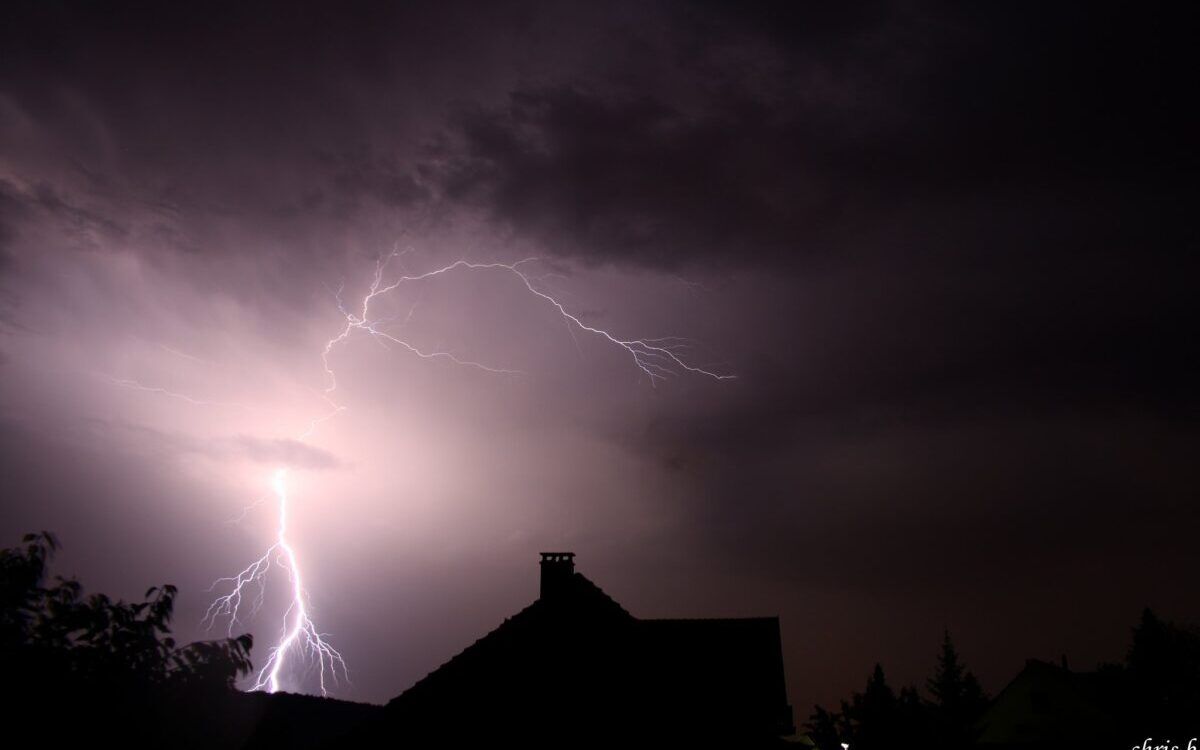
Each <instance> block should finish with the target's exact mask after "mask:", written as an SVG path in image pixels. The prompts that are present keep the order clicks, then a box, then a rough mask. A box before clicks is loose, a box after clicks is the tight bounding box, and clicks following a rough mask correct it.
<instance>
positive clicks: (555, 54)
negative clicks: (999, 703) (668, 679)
mask: <svg viewBox="0 0 1200 750" xmlns="http://www.w3.org/2000/svg"><path fill="white" fill-rule="evenodd" d="M393 5H394V7H390V8H385V7H383V4H378V5H377V4H373V3H367V4H360V3H353V2H338V3H326V4H314V3H297V2H292V3H286V4H283V3H281V4H278V5H275V6H271V5H265V4H261V3H224V2H202V3H189V4H187V5H186V6H185V5H184V4H180V3H145V4H141V3H124V4H120V5H116V4H107V3H93V2H79V3H73V2H46V1H39V2H21V1H18V2H11V1H10V2H6V3H4V4H3V7H2V9H0V471H2V474H0V477H2V479H3V502H2V504H0V537H2V539H0V544H2V545H3V546H8V545H11V544H14V543H15V542H16V541H17V540H18V537H19V535H20V534H21V533H23V532H25V531H30V530H36V529H42V528H46V529H51V530H53V531H55V532H57V534H58V535H59V537H60V538H61V541H62V542H63V545H64V550H63V552H62V554H61V555H60V557H59V559H58V561H57V564H58V570H59V572H62V573H65V574H72V573H73V574H78V575H79V577H80V578H81V580H82V581H83V582H84V584H85V585H86V586H87V587H88V588H89V590H99V591H104V592H107V593H110V594H113V595H121V596H125V597H127V598H128V597H134V598H136V597H139V596H140V595H141V594H142V593H143V592H144V590H145V589H146V588H147V587H148V586H150V585H153V584H158V583H163V582H169V583H175V584H177V585H178V586H179V587H180V589H181V594H180V601H179V607H178V610H177V613H176V620H175V622H176V625H177V634H178V636H179V637H180V639H181V640H191V639H195V638H200V637H215V636H217V635H221V634H223V633H224V631H223V630H222V629H221V628H220V627H218V628H217V629H216V630H214V631H213V632H212V633H210V634H206V631H205V630H204V629H203V628H201V627H200V620H201V618H202V616H203V614H204V611H205V608H206V607H207V605H208V603H209V601H210V599H211V598H212V596H213V595H214V593H218V592H219V589H214V592H213V593H210V592H208V588H209V586H210V585H211V584H212V582H213V581H214V579H217V578H219V577H221V576H227V575H232V574H234V573H236V572H237V571H238V570H240V569H241V568H242V567H243V566H244V565H246V564H247V563H249V562H251V561H252V560H253V559H255V558H256V557H257V556H258V555H260V554H262V551H263V550H264V548H265V547H266V546H267V545H269V544H270V543H271V541H272V538H273V534H274V533H275V525H276V518H275V516H274V513H273V506H272V504H271V497H270V486H269V481H270V477H271V475H272V472H274V471H275V469H276V467H279V466H287V467H289V475H288V476H289V489H290V493H291V502H292V505H291V508H292V510H291V518H290V528H289V534H290V538H291V539H292V540H293V541H294V544H295V547H296V550H297V552H298V554H299V556H300V558H301V560H302V565H303V569H304V583H305V585H306V587H307V589H308V591H309V594H310V603H311V607H312V611H313V617H314V620H315V621H316V622H317V624H318V625H319V627H320V629H321V631H322V632H325V633H329V634H330V636H329V638H330V640H331V642H332V643H334V644H335V645H336V646H337V647H338V648H339V649H340V650H341V652H342V654H343V655H344V656H345V659H346V661H347V663H348V665H349V668H350V676H351V679H352V680H353V684H352V685H349V686H341V687H338V688H336V689H334V690H333V691H332V694H333V695H335V696H337V697H341V698H347V699H353V700H366V701H374V702H382V701H385V700H387V699H388V698H390V697H392V696H395V695H397V694H399V693H400V692H401V691H402V690H403V689H405V688H407V687H408V686H409V685H411V684H412V683H413V682H414V681H415V680H417V679H418V678H420V677H422V676H423V675H424V674H426V673H427V672H428V671H429V670H431V669H433V668H435V667H436V666H438V665H439V664H441V663H442V662H444V661H445V660H446V659H448V658H449V657H450V656H452V655H453V654H455V653H457V652H458V651H459V650H461V649H462V648H463V647H465V646H467V645H468V644H470V643H471V642H473V641H474V640H475V639H476V638H478V637H480V636H481V635H483V634H484V633H486V632H487V631H488V630H490V629H492V628H493V627H495V626H496V625H498V624H499V623H500V622H501V621H502V620H503V618H504V617H506V616H509V615H511V614H513V613H515V612H516V611H518V610H519V609H520V608H522V607H523V606H525V605H526V604H528V603H529V602H530V601H532V599H533V598H534V597H536V594H537V585H538V582H537V565H536V562H537V554H536V553H537V552H539V551H541V550H558V549H562V550H571V551H574V552H576V553H577V554H578V558H577V560H578V565H579V570H580V571H581V572H583V573H584V574H585V575H587V576H588V577H589V578H591V579H592V580H593V581H595V582H596V583H598V584H599V585H600V586H602V587H603V588H604V589H605V590H606V591H607V592H608V593H610V594H611V595H612V596H613V597H614V598H615V599H616V600H617V601H619V602H620V603H622V604H623V605H624V606H625V607H626V608H627V609H629V610H630V611H631V612H632V613H633V614H635V615H637V616H641V617H704V616H709V617H718V616H749V615H770V614H778V615H780V617H781V622H782V633H783V645H784V652H785V660H786V666H787V679H788V688H789V692H790V696H791V699H792V702H793V704H794V706H795V708H796V714H797V717H798V718H799V719H803V718H804V717H806V716H807V715H808V712H809V710H810V708H811V705H812V703H813V702H815V701H821V702H830V701H835V700H836V699H837V698H839V697H842V696H845V695H846V694H847V693H848V692H849V691H850V690H851V689H854V688H861V685H862V684H863V683H864V682H865V679H866V677H867V675H868V673H869V671H870V669H871V667H872V665H873V664H874V663H875V662H876V661H882V662H883V665H884V667H885V669H887V671H888V674H889V677H890V678H891V679H892V681H893V683H894V684H907V683H909V682H918V681H923V680H924V678H925V677H926V676H927V675H928V674H929V673H930V672H931V671H932V668H933V664H934V659H935V656H936V652H937V648H938V645H939V642H940V638H941V635H942V629H943V628H949V630H950V632H951V633H952V634H953V636H954V638H955V640H956V642H957V644H958V646H959V649H960V652H961V654H962V656H963V657H964V659H965V660H966V661H967V663H968V664H969V665H970V666H971V667H972V668H974V669H975V671H976V672H977V673H978V674H979V676H980V679H981V681H982V682H983V684H984V687H985V688H986V689H988V690H990V691H992V692H994V691H996V690H998V689H999V688H1000V687H1002V686H1003V685H1004V683H1005V682H1006V681H1007V680H1008V679H1009V678H1010V677H1011V676H1013V675H1014V674H1015V673H1016V672H1017V671H1018V669H1019V668H1020V667H1021V665H1022V664H1023V662H1024V659H1025V658H1026V657H1040V658H1045V659H1052V660H1057V659H1058V658H1059V656H1060V655H1061V654H1066V655H1067V657H1068V658H1069V660H1070V661H1071V664H1072V665H1073V666H1078V667H1080V668H1090V667H1091V666H1093V665H1095V664H1096V662H1097V661H1099V660H1117V659H1119V658H1120V657H1121V656H1123V653H1124V648H1125V646H1126V644H1127V643H1128V635H1129V628H1130V627H1131V626H1132V625H1133V623H1134V622H1135V621H1136V619H1137V617H1138V614H1139V613H1140V611H1141V608H1142V607H1144V606H1147V605H1149V606H1151V607H1153V608H1155V610H1156V611H1158V612H1159V613H1160V614H1161V615H1163V616H1164V617H1166V618H1167V619H1176V620H1182V621H1191V622H1196V621H1200V599H1197V597H1196V593H1197V584H1196V580H1197V578H1196V576H1197V570H1198V567H1197V566H1198V565H1200V505H1198V504H1197V489H1196V488H1197V486H1198V479H1200V476H1198V475H1200V469H1198V468H1197V467H1200V459H1198V456H1200V452H1198V448H1200V439H1198V438H1200V430H1198V428H1200V424H1198V416H1200V414H1198V410H1197V405H1198V400H1197V395H1196V393H1197V391H1196V387H1197V386H1196V383H1197V378H1196V375H1197V372H1198V370H1197V362H1196V359H1197V335H1196V326H1195V320H1197V319H1200V318H1198V316H1197V310H1196V308H1197V303H1196V288H1197V279H1198V278H1200V277H1198V275H1197V272H1198V271H1200V261H1198V259H1197V252H1196V251H1197V234H1196V229H1195V223H1194V222H1195V217H1196V210H1195V209H1196V206H1197V200H1196V198H1197V185H1198V182H1197V176H1198V171H1200V170H1198V169H1197V166H1198V164H1197V162H1198V159H1197V150H1196V144H1197V135H1196V134H1197V133H1198V132H1200V122H1197V118H1196V117H1195V116H1194V115H1192V114H1191V113H1190V111H1189V110H1190V109H1191V105H1193V104H1194V100H1195V97H1196V92H1197V91H1200V81H1198V80H1197V78H1198V75H1197V71H1200V60H1197V57H1198V54H1197V49H1200V47H1198V46H1197V45H1196V43H1195V40H1196V38H1197V33H1196V32H1197V28H1196V25H1195V24H1194V23H1192V21H1191V19H1187V18H1182V17H1179V16H1177V15H1173V14H1170V13H1169V12H1168V11H1167V10H1166V9H1165V7H1164V8H1160V7H1158V6H1157V5H1156V4H1153V3H1144V2H1139V3H1125V4H1108V3H1081V4H1076V6H1077V7H1074V8H1069V7H1058V6H1056V5H1054V4H1048V3H1013V2H996V3H946V4H939V3H926V2H880V3H856V4H853V7H844V6H846V5H849V4H842V3H835V4H819V3H805V2H778V3H757V4H753V3H746V4H739V5H738V6H737V7H735V6H734V5H732V4H731V5H724V4H720V3H673V2H655V3H643V2H635V3H607V2H606V3H563V2H551V3H533V2H530V3H523V2H517V3H478V4H460V3H453V2H431V3H405V4H393ZM830 5H832V6H833V7H830ZM166 6H170V7H166ZM393 252H397V253H399V255H397V256H395V257H394V258H392V260H391V261H389V263H390V265H389V266H388V267H387V268H386V269H385V271H386V272H387V273H390V274H395V275H399V274H400V273H403V271H404V270H407V271H408V272H410V273H412V274H419V273H422V272H426V271H429V270H432V269H436V268H439V267H443V266H445V265H446V264H448V263H452V262H453V261H455V260H458V259H466V260H468V261H471V262H475V263H512V262H514V261H517V260H520V259H523V258H527V257H536V258H538V260H537V261H535V262H531V263H530V264H529V265H524V266H522V268H523V269H525V271H526V272H527V273H528V275H529V277H530V278H532V279H533V280H534V283H535V286H536V288H538V289H540V290H544V291H545V292H546V293H548V294H551V295H553V296H554V298H555V299H557V300H558V301H560V302H561V303H562V304H563V306H564V308H565V309H566V310H568V311H569V312H570V313H571V314H572V315H575V316H577V317H578V318H579V319H580V320H581V321H583V322H584V323H586V324H587V325H589V326H592V327H596V328H600V329H603V330H605V331H608V332H610V333H612V334H613V335H614V336H616V337H619V338H625V339H632V338H639V337H649V338H657V337H664V336H679V337H685V338H686V341H682V342H680V343H684V344H686V346H687V348H686V349H681V350H680V351H681V352H683V357H684V359H685V361H686V362H687V363H688V364H690V365H693V366H695V367H699V368H703V369H704V370H706V371H708V372H711V373H714V374H722V375H736V378H734V379H725V380H717V379H714V378H712V377H709V376H707V375H705V374H704V373H700V372H688V371H687V370H684V369H681V368H675V369H676V374H675V375H673V376H666V377H664V378H663V379H662V380H658V379H653V380H652V379H651V378H649V377H648V376H647V374H646V373H645V372H643V371H642V370H640V369H639V368H638V367H637V365H636V363H635V362H634V361H633V360H632V359H631V357H630V356H629V355H628V353H627V352H625V351H624V350H622V349H620V348H619V347H617V346H614V345H612V344H611V342H609V341H608V340H606V339H605V338H604V337H602V336H599V335H595V334H592V333H590V332H588V331H585V330H582V329H580V328H579V327H578V326H575V325H573V324H571V323H570V322H569V321H567V320H565V319H564V318H563V317H562V316H561V315H560V314H559V313H558V312H557V311H556V310H555V309H554V308H553V307H552V306H551V305H549V304H548V303H547V302H546V301H545V300H544V299H541V298H539V297H536V296H535V295H531V294H530V293H529V291H528V290H526V289H524V288H523V287H522V286H521V285H520V284H519V283H517V282H518V281H519V280H518V279H516V278H515V277H514V275H513V274H511V273H506V272H504V271H503V270H502V269H500V270H497V269H492V270H490V271H489V270H466V271H464V272H456V273H450V274H445V275H442V276H438V277H435V278H432V279H428V280H425V281H421V282H414V283H412V284H405V285H404V286H403V287H402V288H398V289H397V290H396V291H395V292H394V293H393V294H391V295H389V296H388V297H387V298H386V299H381V300H380V302H379V304H378V307H377V309H376V310H374V312H375V313H377V314H378V316H379V318H380V320H381V321H382V322H381V323H380V326H381V328H383V329H385V330H387V331H389V332H390V333H391V334H393V335H394V336H396V337H399V338H401V339H402V340H404V341H406V342H408V343H410V344H411V345H412V346H415V347H417V348H418V349H420V350H421V351H426V352H430V351H442V352H446V353H449V354H452V355H453V356H454V357H456V358H458V359H460V360H462V361H470V362H478V363H483V364H485V365H486V366H487V367H489V368H491V369H495V370H511V371H515V372H512V373H496V372H489V371H486V370H484V369H481V368H478V367H472V366H469V365H466V366H464V365H459V364H455V363H454V362H453V361H451V360H450V359H449V358H448V357H434V358H431V359H425V358H422V357H420V356H417V355H415V354H413V353H412V352H409V351H406V350H405V349H403V348H402V347H398V346H391V347H390V348H389V347H388V346H385V345H381V344H385V343H386V342H383V341H381V340H379V339H377V338H373V337H372V336H371V335H369V334H368V333H367V332H365V331H357V332H356V334H357V335H352V336H350V337H349V338H348V339H347V340H346V341H345V342H343V343H342V344H340V345H339V346H337V347H336V348H335V349H334V350H333V351H332V352H331V354H330V356H329V363H330V366H331V369H332V370H333V371H334V372H335V373H336V376H337V384H338V387H337V391H336V392H335V394H333V396H334V397H335V398H336V402H337V403H338V404H340V405H342V406H344V407H345V411H344V412H343V413H340V414H338V415H337V416H336V417H334V418H332V419H329V420H328V421H326V422H324V423H322V424H321V425H320V426H319V427H318V429H317V430H315V431H314V432H313V433H312V435H311V436H309V437H308V438H306V439H303V440H301V439H299V438H298V436H299V435H300V434H301V433H303V431H304V430H305V428H306V427H307V426H308V424H309V423H310V421H311V420H313V419H315V418H317V417H319V416H320V415H322V414H325V413H327V412H328V410H329V405H328V403H327V402H326V401H325V400H324V398H323V393H322V392H323V389H324V388H326V386H327V374H326V372H325V370H324V366H323V364H322V356H321V355H322V351H323V349H324V347H325V345H326V342H328V341H329V340H330V339H331V338H332V337H333V336H335V335H337V333H338V332H339V331H340V330H341V329H342V328H343V326H344V325H345V323H346V318H345V315H344V314H343V313H342V312H340V311H339V308H338V294H339V290H340V295H341V298H342V299H343V300H344V301H345V302H346V304H347V305H353V304H354V303H355V301H356V300H361V298H362V296H363V295H364V294H366V292H367V289H368V287H369V284H370V282H371V279H372V275H373V274H374V272H375V268H376V264H377V262H378V260H379V259H380V258H383V257H387V256H389V255H390V254H392V253H393ZM1188 320H1192V321H1193V322H1192V323H1188V322H1187V321H1188ZM263 498H266V500H267V501H266V502H259V503H258V504H257V505H256V504H255V503H256V501H259V500H261V499H263ZM247 508H249V509H248V510H246V509H247ZM276 572H277V573H279V571H276ZM280 575H282V574H280ZM286 589H287V583H286V577H283V578H272V579H271V580H270V582H269V584H268V588H267V594H266V598H265V601H264V606H263V608H262V610H261V611H260V613H259V614H258V616H256V617H247V618H246V620H245V622H244V624H243V625H239V626H238V627H237V629H236V630H237V631H238V632H240V631H242V630H250V631H252V632H254V633H255V636H256V645H255V651H254V656H255V661H256V664H259V665H261V663H262V661H263V660H264V659H265V657H266V653H267V649H268V648H269V646H270V644H271V642H272V641H273V640H274V639H275V637H276V636H277V635H278V632H279V629H280V626H281V620H280V612H281V609H280V607H281V605H283V603H284V602H283V600H282V598H281V597H282V596H283V595H284V594H285V593H286ZM313 680H314V677H313V675H312V674H311V673H308V674H305V673H303V672H302V671H296V672H295V673H289V674H288V675H287V681H286V683H285V685H284V686H285V687H286V688H287V689H291V690H304V691H310V692H311V691H313V690H314V689H315V685H314V682H313Z"/></svg>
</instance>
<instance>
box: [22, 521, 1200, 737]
mask: <svg viewBox="0 0 1200 750" xmlns="http://www.w3.org/2000/svg"><path fill="white" fill-rule="evenodd" d="M56 547H57V544H56V542H55V540H54V538H53V537H52V536H51V535H50V534H46V533H42V534H35V535H30V536H27V537H26V538H25V539H24V540H23V542H22V544H21V545H20V546H18V547H16V548H13V549H7V550H0V675H2V678H0V685H2V686H3V687H2V688H0V707H2V709H3V716H4V728H3V733H2V734H0V742H3V744H4V746H6V747H90V746H97V747H99V746H107V745H113V744H115V745H117V746H133V745H136V746H147V747H167V748H170V747H182V748H192V747H197V748H198V747H204V748H237V747H246V748H273V747H288V748H293V749H294V750H295V749H304V748H341V747H385V746H386V747H396V746H401V745H405V746H408V747H459V746H472V745H478V746H485V745H487V746H508V745H511V744H516V745H520V746H524V747H560V748H578V747H584V748H587V747H624V746H638V747H730V748H754V747H784V746H793V747H794V746H809V747H811V746H814V745H815V746H816V747H819V748H828V750H838V749H839V748H841V747H842V745H843V743H845V744H847V745H849V746H850V747H851V748H853V749H854V750H872V748H884V747H889V748H894V747H930V748H965V747H988V748H996V749H998V748H1026V749H1032V748H1075V747H1126V748H1128V747H1135V746H1137V747H1141V746H1142V745H1143V743H1144V742H1145V741H1147V740H1149V745H1148V746H1154V745H1155V744H1158V743H1160V742H1164V741H1167V740H1170V741H1171V742H1172V743H1175V744H1178V745H1179V746H1180V747H1186V746H1187V740H1188V739H1189V738H1191V737H1194V736H1196V735H1197V734H1200V633H1198V631H1197V630H1196V629H1194V628H1188V627H1181V626H1177V625H1174V624H1171V623H1167V622H1164V621H1162V620H1160V619H1159V618H1158V617H1156V616H1155V615H1154V614H1153V613H1152V612H1151V611H1150V610H1146V611H1145V612H1144V613H1143V615H1142V619H1141V621H1140V623H1139V624H1138V625H1137V626H1136V627H1135V628H1134V629H1133V640H1132V643H1131V645H1130V647H1129V650H1128V652H1127V654H1126V657H1125V659H1124V661H1123V662H1122V663H1119V664H1107V665H1103V666H1101V667H1100V668H1099V669H1097V670H1095V671H1092V672H1075V671H1072V670H1070V669H1069V668H1068V667H1067V664H1066V662H1065V659H1064V660H1063V663H1061V664H1050V663H1047V662H1042V661H1037V660H1030V661H1029V662H1027V664H1026V666H1025V668H1024V669H1023V670H1021V671H1020V672H1019V673H1018V674H1017V676H1016V677H1015V678H1014V679H1013V680H1012V681H1011V682H1010V683H1009V684H1008V685H1007V686H1006V687H1005V688H1004V689H1003V690H1001V691H1000V692H999V693H998V694H997V695H996V696H995V697H994V698H992V699H990V700H989V699H988V698H987V696H985V695H984V693H983V690H982V689H981V688H980V686H979V683H978V681H976V679H975V678H974V676H973V675H972V674H971V672H970V670H968V669H967V668H966V666H965V665H964V664H963V663H962V662H961V660H960V659H959V656H958V653H957V651H956V650H955V648H954V644H953V642H952V641H951V639H950V636H949V634H948V633H947V634H945V636H944V638H943V642H942V646H941V650H940V653H939V655H938V659H937V664H936V667H935V670H934V673H933V675H932V676H931V677H930V679H929V680H928V681H927V683H926V685H925V693H924V695H922V694H920V693H919V692H918V691H917V689H916V688H913V687H906V688H903V689H901V690H900V692H899V693H896V692H895V691H893V689H892V688H891V687H890V686H889V685H888V683H887V680H886V678H885V675H884V671H883V668H882V667H881V666H879V665H876V667H875V669H874V671H873V673H872V674H871V676H870V678H869V680H868V682H867V685H866V687H865V689H864V690H863V691H862V692H861V693H854V694H853V695H852V696H851V698H850V699H849V700H845V701H842V702H841V705H840V707H839V708H838V709H837V710H827V709H824V708H822V707H820V706H818V707H816V708H815V710H814V712H813V713H812V715H811V716H810V718H809V720H808V722H807V723H806V726H805V730H806V732H807V733H806V734H803V735H795V734H793V732H794V731H795V729H794V727H793V726H792V722H791V709H790V708H789V707H788V705H787V701H786V690H785V685H784V673H783V664H782V659H781V648H780V636H779V623H778V620H777V619H776V618H773V617H766V618H746V619H729V620H641V619H638V618H635V617H633V616H632V615H631V614H629V613H628V612H627V611H625V610H624V609H623V608H622V607H621V606H620V605H619V604H617V603H616V602H615V601H613V600H612V599H611V598H610V597H608V596H607V595H606V594H605V593H604V592H603V591H602V590H601V589H600V588H599V587H597V586H596V585H595V584H593V583H592V582H591V581H589V580H588V579H587V578H585V577H584V576H582V575H581V574H579V573H577V572H575V570H574V556H573V555H572V554H570V553H544V554H543V556H542V557H543V559H542V564H541V572H542V588H541V595H540V596H539V598H538V599H537V601H535V602H534V603H533V604H531V605H530V606H528V607H526V608H525V609H523V610H521V611H520V612H519V613H517V614H516V615H514V616H513V617H511V618H509V619H507V620H505V621H504V622H503V623H502V624H501V625H500V626H499V627H497V628H496V629H495V630H494V631H492V632H491V633H489V634H487V635H486V636H484V637H483V638H481V639H480V640H478V641H477V642H475V643H474V644H473V645H471V646H469V647H468V648H466V649H465V650H464V651H462V652H461V653H460V654H458V655H457V656H455V657H453V658H452V659H450V660H449V661H448V662H447V663H446V664H444V665H442V666H441V667H440V668H438V669H437V670H435V671H434V672H432V673H431V674H430V675H428V676H427V677H425V678H424V679H422V680H421V681H419V682H418V683H417V684H415V685H414V686H412V687H411V688H410V689H409V690H407V691H405V692H404V693H403V694H402V695H400V696H399V697H397V698H396V699H394V700H393V701H391V702H390V703H389V704H388V705H387V706H385V707H380V706H370V705H365V704H356V703H348V702H344V701H336V700H329V699H323V698H315V697H311V696H301V695H289V694H278V695H265V694H262V693H242V692H239V691H237V690H235V688H234V684H235V681H236V680H237V679H238V678H239V677H240V676H243V675H246V674H248V673H249V672H250V670H251V662H250V651H251V648H252V645H253V643H252V640H251V638H250V636H249V635H242V636H239V637H237V638H226V639H218V640H213V641H200V642H196V643H191V644H187V645H184V646H180V645H177V644H176V643H175V642H174V640H173V639H172V638H171V635H170V627H169V623H170V618H171V614H172V609H173V604H174V598H175V593H176V592H175V589H174V587H171V586H163V587H155V588H152V589H150V590H149V591H147V593H146V598H145V600H144V601H140V602H132V603H126V602H122V601H113V600H111V599H109V598H108V597H106V596H103V595H100V594H92V595H90V596H86V597H85V596H84V594H83V590H82V587H81V585H80V584H79V583H78V582H76V581H74V580H65V579H62V578H54V579H53V580H48V572H47V568H48V563H49V560H50V557H51V555H52V554H53V552H54V551H55V549H56Z"/></svg>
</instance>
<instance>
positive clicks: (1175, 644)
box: [1125, 608, 1200, 732]
mask: <svg viewBox="0 0 1200 750" xmlns="http://www.w3.org/2000/svg"><path fill="white" fill-rule="evenodd" d="M1125 663H1126V667H1125V673H1126V677H1127V684H1128V689H1129V693H1130V696H1131V701H1130V702H1131V704H1132V706H1133V707H1134V710H1135V712H1136V713H1137V714H1138V715H1140V716H1141V717H1143V719H1142V722H1143V723H1145V724H1149V725H1152V726H1156V727H1161V728H1162V731H1172V732H1177V731H1185V730H1188V731H1190V728H1189V725H1193V726H1194V721H1195V717H1196V716H1200V632H1198V631H1197V630H1196V629H1194V628H1186V627H1181V626H1178V625H1175V624H1174V623H1170V622H1164V621H1163V620H1161V619H1159V617H1158V616H1157V615H1155V614H1154V613H1153V612H1151V611H1150V609H1148V608H1147V609H1145V610H1143V611H1142V617H1141V621H1140V622H1139V623H1138V624H1137V626H1136V627H1134V629H1133V640H1132V643H1131V644H1130V647H1129V652H1128V654H1127V655H1126V659H1125Z"/></svg>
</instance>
